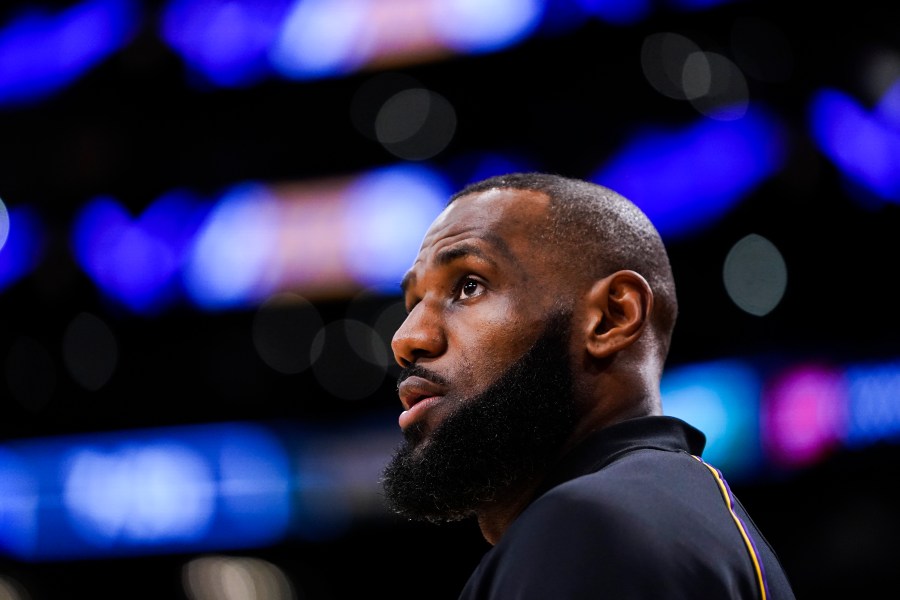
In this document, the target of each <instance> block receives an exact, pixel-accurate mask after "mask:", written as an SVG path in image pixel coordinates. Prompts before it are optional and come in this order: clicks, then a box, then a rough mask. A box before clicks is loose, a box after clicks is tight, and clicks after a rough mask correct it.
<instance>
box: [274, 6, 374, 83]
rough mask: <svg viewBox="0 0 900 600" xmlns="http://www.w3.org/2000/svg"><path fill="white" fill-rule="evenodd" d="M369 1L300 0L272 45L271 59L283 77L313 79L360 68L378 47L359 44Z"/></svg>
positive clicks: (369, 7)
mask: <svg viewBox="0 0 900 600" xmlns="http://www.w3.org/2000/svg"><path fill="white" fill-rule="evenodd" d="M370 10H371V3H370V2H365V1H364V2H335V1H334V0H298V1H296V2H294V4H293V7H292V8H291V9H290V11H289V13H288V15H287V17H286V18H285V19H284V22H283V23H282V27H281V30H280V32H279V34H278V37H277V39H276V40H275V41H274V43H273V44H272V47H271V49H270V53H269V60H270V61H271V63H272V66H273V67H274V68H275V69H276V70H277V71H278V72H279V73H280V74H281V75H283V76H284V77H287V78H290V79H311V78H316V77H328V76H331V75H339V74H345V73H349V72H351V71H354V70H356V69H358V68H360V67H361V66H362V65H363V64H365V62H366V61H367V60H369V58H370V56H369V54H370V53H372V52H375V51H376V49H375V48H366V47H365V46H366V45H365V44H360V43H359V42H360V39H361V36H362V31H363V29H364V28H365V27H366V25H367V22H366V19H367V17H369V16H370Z"/></svg>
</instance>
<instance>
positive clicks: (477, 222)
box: [422, 189, 550, 250]
mask: <svg viewBox="0 0 900 600" xmlns="http://www.w3.org/2000/svg"><path fill="white" fill-rule="evenodd" d="M549 203H550V200H549V198H548V197H547V196H546V195H545V194H542V193H540V192H534V191H530V190H514V189H492V190H487V191H484V192H477V193H474V194H469V195H466V196H462V197H460V198H457V199H456V200H455V201H454V202H453V203H452V204H450V205H449V206H448V207H447V208H446V209H444V211H443V212H442V213H441V214H440V215H439V216H438V217H437V219H435V220H434V222H433V223H432V224H431V227H429V228H428V232H427V233H426V234H425V238H424V240H423V242H422V250H425V249H427V248H428V247H430V246H434V245H436V244H439V243H440V242H441V241H445V240H447V241H449V240H453V239H455V238H458V237H465V236H471V237H475V238H483V239H485V240H486V241H489V242H495V243H501V244H506V245H507V246H515V245H519V244H520V243H521V242H528V241H530V240H532V239H533V238H534V237H535V236H536V235H538V234H539V233H540V230H541V228H542V227H544V226H545V225H546V222H547V216H548V207H549Z"/></svg>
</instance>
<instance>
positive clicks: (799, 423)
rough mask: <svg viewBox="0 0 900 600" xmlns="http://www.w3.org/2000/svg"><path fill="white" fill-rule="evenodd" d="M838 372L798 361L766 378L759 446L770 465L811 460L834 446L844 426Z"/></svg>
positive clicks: (844, 390) (843, 388)
mask: <svg viewBox="0 0 900 600" xmlns="http://www.w3.org/2000/svg"><path fill="white" fill-rule="evenodd" d="M848 396H849V391H848V386H847V382H846V379H845V377H844V374H843V372H842V371H839V370H837V369H833V368H829V367H825V366H821V365H799V366H797V367H794V368H792V369H790V370H789V371H787V372H786V373H784V374H782V375H781V376H779V377H777V378H775V379H774V380H772V382H771V384H770V385H769V386H768V388H767V390H765V391H764V393H763V398H762V416H761V418H762V423H763V426H762V429H761V433H762V437H763V446H764V448H765V449H766V452H767V453H768V455H769V458H770V459H771V460H772V462H773V463H774V464H776V465H782V466H787V467H803V466H808V465H811V464H813V463H815V462H817V461H819V460H821V459H822V458H824V457H825V456H827V455H828V454H829V453H831V452H832V451H834V450H835V449H836V448H838V447H839V446H840V445H841V444H842V443H843V441H844V440H845V438H846V434H847V430H848V420H849V415H848Z"/></svg>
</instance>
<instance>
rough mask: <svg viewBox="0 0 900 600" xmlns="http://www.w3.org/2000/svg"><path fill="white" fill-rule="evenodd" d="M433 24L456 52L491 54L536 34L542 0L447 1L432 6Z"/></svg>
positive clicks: (542, 7) (542, 9)
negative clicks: (433, 12) (433, 10)
mask: <svg viewBox="0 0 900 600" xmlns="http://www.w3.org/2000/svg"><path fill="white" fill-rule="evenodd" d="M432 5H433V7H434V9H435V14H434V17H433V21H432V22H433V25H434V27H435V28H436V29H437V31H438V35H439V36H440V39H441V40H442V41H443V43H444V44H446V45H447V46H448V47H450V48H453V49H454V50H456V51H459V52H466V53H473V52H494V51H497V50H500V49H503V48H507V47H509V46H512V45H514V44H517V43H519V42H521V41H522V40H523V39H525V38H527V37H529V36H530V35H531V34H533V33H534V32H535V30H536V29H537V27H538V26H539V25H540V22H541V17H542V16H543V11H544V1H543V0H492V1H491V2H473V1H471V0H450V1H449V2H438V3H432Z"/></svg>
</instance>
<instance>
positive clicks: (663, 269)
mask: <svg viewBox="0 0 900 600" xmlns="http://www.w3.org/2000/svg"><path fill="white" fill-rule="evenodd" d="M402 288H403V293H404V296H405V301H406V308H407V311H408V315H407V317H406V320H405V321H404V322H403V324H402V325H401V326H400V328H399V329H398V330H397V332H396V334H395V335H394V339H393V343H392V347H393V350H394V355H395V358H396V360H397V362H398V363H399V364H400V365H401V367H402V368H403V371H402V373H401V375H400V378H399V386H398V391H399V395H400V400H401V402H402V404H403V407H404V409H405V410H404V412H403V413H402V414H401V415H400V419H399V424H400V428H401V429H402V431H403V434H404V438H405V440H404V443H403V444H402V445H401V446H400V448H399V449H398V450H397V453H396V455H395V456H394V457H393V459H392V460H391V462H390V463H389V464H388V465H387V467H386V468H385V471H384V481H383V484H384V489H385V492H386V497H387V500H388V502H389V503H390V505H391V506H392V507H393V509H394V510H396V511H397V512H398V513H400V514H403V515H406V516H408V517H410V518H412V519H419V520H427V521H432V522H445V521H452V520H459V519H465V518H469V517H474V518H476V519H477V522H478V525H479V527H480V529H481V532H482V534H483V535H484V537H485V539H486V540H487V541H488V542H490V544H492V545H493V547H492V548H491V550H490V551H489V552H488V553H487V554H486V555H485V556H484V558H483V559H482V560H481V563H480V564H479V566H478V568H477V569H476V571H475V572H474V573H473V574H472V575H471V577H470V579H469V581H468V583H467V584H466V586H465V588H464V590H463V591H462V596H461V598H463V599H488V598H490V599H493V600H496V599H517V600H529V599H535V600H571V599H582V598H583V599H591V600H597V599H600V598H612V599H616V600H622V599H637V598H642V599H653V600H659V599H669V598H684V599H688V598H691V599H697V598H713V599H721V598H741V599H750V598H758V599H771V600H784V599H792V598H793V597H794V595H793V592H792V590H791V586H790V584H789V582H788V579H787V577H786V576H785V573H784V571H783V569H782V567H781V565H780V564H779V561H778V559H777V557H776V555H775V553H774V552H773V550H772V549H771V548H770V546H769V544H768V543H767V542H766V540H765V539H764V538H763V536H762V535H761V533H760V532H759V531H758V530H757V528H756V526H755V525H754V523H753V522H752V521H751V519H750V517H749V516H748V515H747V513H746V512H745V510H744V508H743V507H742V506H741V504H740V503H739V502H738V501H737V499H735V498H734V497H733V495H732V494H731V492H730V490H729V488H728V485H727V484H726V483H725V481H724V479H723V478H722V476H721V474H720V473H719V472H718V471H716V469H715V468H713V467H712V466H710V465H707V464H706V463H704V462H703V461H702V460H701V459H700V454H701V452H702V450H703V446H704V443H705V438H704V436H703V434H702V433H701V432H700V431H698V430H696V429H694V428H693V427H691V426H690V425H688V424H687V423H684V422H683V421H680V420H678V419H675V418H673V417H668V416H663V412H662V406H661V394H660V379H661V377H662V373H663V366H664V363H665V360H666V356H667V353H668V350H669V343H670V340H671V336H672V330H673V328H674V325H675V320H676V315H677V312H678V306H677V300H676V296H675V284H674V281H673V277H672V271H671V267H670V265H669V260H668V256H667V254H666V250H665V248H664V246H663V243H662V240H661V239H660V237H659V234H658V233H657V231H656V229H655V228H654V227H653V225H652V224H651V223H650V221H649V220H648V219H647V217H646V216H645V215H644V214H643V213H642V212H641V211H640V210H639V209H638V208H637V207H636V206H634V205H633V204H632V203H631V202H629V201H628V200H626V199H625V198H623V197H622V196H620V195H618V194H617V193H615V192H613V191H612V190H609V189H606V188H604V187H601V186H598V185H594V184H592V183H588V182H585V181H580V180H574V179H570V178H564V177H560V176H556V175H550V174H540V173H525V174H511V175H507V176H499V177H493V178H489V179H486V180H484V181H481V182H478V183H474V184H471V185H469V186H468V187H466V188H464V189H463V190H461V191H460V192H458V193H457V194H455V195H454V196H453V197H452V198H451V200H450V203H449V204H448V205H447V207H446V208H445V210H444V211H443V212H442V213H441V215H440V216H438V218H437V219H436V220H435V221H434V223H432V225H431V227H430V228H429V230H428V232H427V233H426V235H425V238H424V241H423V242H422V246H421V249H420V250H419V254H418V257H417V258H416V260H415V263H414V264H413V265H412V267H411V268H410V270H409V271H408V272H407V274H406V276H405V278H404V280H403V284H402Z"/></svg>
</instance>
